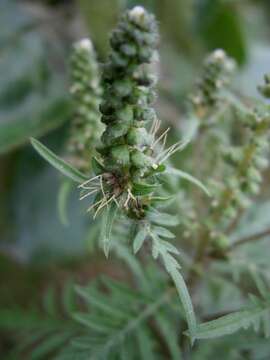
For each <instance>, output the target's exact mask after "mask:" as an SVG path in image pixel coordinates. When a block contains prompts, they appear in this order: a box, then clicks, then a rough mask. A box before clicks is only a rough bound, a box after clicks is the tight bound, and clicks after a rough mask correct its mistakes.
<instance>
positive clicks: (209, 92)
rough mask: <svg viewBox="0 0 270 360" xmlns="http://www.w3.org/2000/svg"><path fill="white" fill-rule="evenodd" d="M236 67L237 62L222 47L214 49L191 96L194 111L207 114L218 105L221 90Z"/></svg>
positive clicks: (199, 114)
mask: <svg viewBox="0 0 270 360" xmlns="http://www.w3.org/2000/svg"><path fill="white" fill-rule="evenodd" d="M234 67H235V62H234V61H233V60H232V59H231V58H230V57H228V56H227V54H226V53H225V51H224V50H222V49H217V50H215V51H213V52H212V53H211V54H210V55H209V56H208V57H207V58H206V60H205V62H204V67H203V71H202V75H201V77H200V79H199V80H198V81H197V87H196V89H195V93H194V94H193V95H192V96H191V102H192V104H193V108H194V111H195V112H196V113H197V115H198V116H199V117H205V116H207V115H208V113H209V111H211V110H212V109H214V108H216V107H217V105H218V104H219V102H220V100H221V99H220V98H221V91H222V90H223V89H224V88H225V86H226V84H227V83H228V82H229V79H230V74H231V73H232V71H233V70H234Z"/></svg>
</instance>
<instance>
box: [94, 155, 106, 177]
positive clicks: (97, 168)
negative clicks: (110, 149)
mask: <svg viewBox="0 0 270 360" xmlns="http://www.w3.org/2000/svg"><path fill="white" fill-rule="evenodd" d="M92 168H93V172H94V173H95V175H100V174H102V173H103V172H104V170H105V169H104V166H103V165H102V164H101V163H100V162H99V161H98V160H97V159H96V158H95V157H93V158H92Z"/></svg>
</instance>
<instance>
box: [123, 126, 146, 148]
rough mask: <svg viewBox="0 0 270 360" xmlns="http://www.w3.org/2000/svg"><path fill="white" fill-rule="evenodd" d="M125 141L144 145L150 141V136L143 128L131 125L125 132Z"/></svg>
mask: <svg viewBox="0 0 270 360" xmlns="http://www.w3.org/2000/svg"><path fill="white" fill-rule="evenodd" d="M127 143H128V144H129V145H137V146H143V145H145V146H146V145H149V144H150V143H151V138H150V136H149V134H148V133H147V131H146V129H145V128H141V127H139V128H135V127H133V128H131V129H130V130H129V131H128V133H127Z"/></svg>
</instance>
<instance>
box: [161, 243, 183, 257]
mask: <svg viewBox="0 0 270 360" xmlns="http://www.w3.org/2000/svg"><path fill="white" fill-rule="evenodd" d="M161 243H162V245H163V246H165V248H166V250H167V251H168V252H170V253H172V254H175V255H179V254H180V252H179V250H178V249H177V248H176V247H175V246H174V245H173V244H171V243H169V242H168V241H164V240H161Z"/></svg>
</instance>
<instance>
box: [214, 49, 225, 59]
mask: <svg viewBox="0 0 270 360" xmlns="http://www.w3.org/2000/svg"><path fill="white" fill-rule="evenodd" d="M213 57H214V59H215V60H224V58H225V57H226V54H225V51H224V50H222V49H217V50H215V51H214V53H213Z"/></svg>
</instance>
